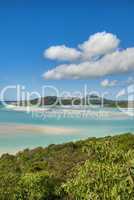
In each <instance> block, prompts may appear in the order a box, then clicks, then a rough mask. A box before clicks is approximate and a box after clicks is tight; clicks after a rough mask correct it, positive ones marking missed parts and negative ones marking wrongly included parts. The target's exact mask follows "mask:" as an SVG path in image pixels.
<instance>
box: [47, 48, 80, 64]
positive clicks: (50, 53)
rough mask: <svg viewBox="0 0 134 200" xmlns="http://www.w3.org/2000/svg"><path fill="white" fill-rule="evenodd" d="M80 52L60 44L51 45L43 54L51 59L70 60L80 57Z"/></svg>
mask: <svg viewBox="0 0 134 200" xmlns="http://www.w3.org/2000/svg"><path fill="white" fill-rule="evenodd" d="M80 55H81V53H80V52H79V51H77V50H76V49H74V48H69V47H66V46H65V45H61V46H52V47H49V48H48V49H46V50H45V52H44V56H45V57H46V58H49V59H52V60H61V61H68V60H69V61H72V60H76V59H78V58H79V57H80Z"/></svg>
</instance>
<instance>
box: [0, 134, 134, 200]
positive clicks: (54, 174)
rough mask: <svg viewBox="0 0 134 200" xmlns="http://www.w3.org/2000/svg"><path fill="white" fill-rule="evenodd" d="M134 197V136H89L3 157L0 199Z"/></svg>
mask: <svg viewBox="0 0 134 200" xmlns="http://www.w3.org/2000/svg"><path fill="white" fill-rule="evenodd" d="M58 199H59V200H134V135H133V134H129V133H128V134H124V135H117V136H113V137H110V136H108V137H104V138H89V139H87V140H83V141H82V140H81V141H78V142H70V143H65V144H61V145H54V144H52V145H49V146H48V147H47V148H42V147H39V148H36V149H33V150H29V149H25V150H24V151H22V152H19V153H17V154H16V155H9V154H4V155H2V156H1V158H0V200H58Z"/></svg>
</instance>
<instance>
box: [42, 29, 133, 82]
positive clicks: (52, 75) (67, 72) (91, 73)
mask: <svg viewBox="0 0 134 200" xmlns="http://www.w3.org/2000/svg"><path fill="white" fill-rule="evenodd" d="M100 38H101V39H100ZM118 45H119V39H118V38H117V37H116V36H115V35H113V34H111V33H105V32H102V33H97V34H94V35H93V36H91V37H90V38H89V40H88V41H86V42H84V43H83V44H82V45H79V47H80V49H81V53H80V52H79V51H77V50H76V52H77V53H76V54H75V53H70V54H69V51H70V49H71V50H72V48H68V47H65V46H62V47H63V49H62V47H61V46H59V47H58V48H59V49H60V50H58V51H57V52H58V53H57V54H56V53H55V54H53V53H52V55H53V56H52V55H51V56H50V54H49V56H48V54H47V53H46V52H48V49H47V50H46V52H45V55H46V57H49V58H50V57H51V58H53V59H54V58H57V59H59V60H75V62H71V63H69V64H63V65H58V66H56V67H55V68H53V69H51V70H49V71H47V72H45V73H44V75H43V76H44V78H45V79H57V80H58V79H89V78H93V77H102V76H105V75H111V74H119V73H125V72H128V71H132V70H134V48H127V49H124V50H119V48H118ZM51 48H52V47H50V49H51ZM56 48H57V47H55V49H56ZM66 48H67V49H66ZM50 49H49V50H50ZM64 49H66V50H65V51H64ZM62 50H63V51H62ZM65 52H66V53H65ZM72 52H75V49H73V50H72ZM49 53H50V51H49ZM96 56H98V58H97V59H94V58H93V57H96ZM80 58H81V59H80ZM83 58H84V59H83ZM89 58H90V59H89Z"/></svg>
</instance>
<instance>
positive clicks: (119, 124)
mask: <svg viewBox="0 0 134 200" xmlns="http://www.w3.org/2000/svg"><path fill="white" fill-rule="evenodd" d="M110 111H111V109H110ZM113 112H115V110H113ZM133 122H134V119H133V118H130V117H125V118H114V117H112V118H111V119H109V118H104V119H99V118H92V117H88V118H80V117H67V118H64V117H61V118H60V119H57V118H56V117H48V118H46V119H44V120H43V119H42V118H39V117H34V118H33V117H32V115H31V114H27V113H26V112H18V111H8V110H5V109H0V129H1V130H0V153H3V152H4V153H6V152H9V153H10V152H11V153H12V152H16V151H19V150H23V149H24V148H34V147H37V146H43V147H44V146H46V145H49V144H57V143H64V142H68V141H75V140H79V139H85V138H87V137H102V136H106V135H115V134H118V133H124V132H133V133H134V123H133ZM3 124H4V131H3V128H1V127H2V126H1V125H3ZM11 124H12V125H13V127H14V129H13V128H12V129H11V130H10V125H11ZM14 124H15V125H16V124H18V125H20V124H22V126H23V125H29V124H30V125H40V126H47V127H54V128H55V127H64V128H65V129H74V130H76V133H69V134H60V135H57V134H55V133H49V132H47V131H46V132H44V134H42V133H40V132H37V133H34V134H33V133H32V131H26V130H25V131H24V130H22V131H18V130H16V129H15V126H14ZM17 131H18V132H17ZM77 132H78V133H77Z"/></svg>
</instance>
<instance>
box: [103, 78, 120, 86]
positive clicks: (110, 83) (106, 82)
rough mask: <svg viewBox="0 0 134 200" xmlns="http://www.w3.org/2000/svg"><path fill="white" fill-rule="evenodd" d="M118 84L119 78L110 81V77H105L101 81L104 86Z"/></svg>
mask: <svg viewBox="0 0 134 200" xmlns="http://www.w3.org/2000/svg"><path fill="white" fill-rule="evenodd" d="M116 84H117V80H112V81H110V80H109V79H104V80H103V81H102V82H101V86H102V87H113V86H115V85H116Z"/></svg>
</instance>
